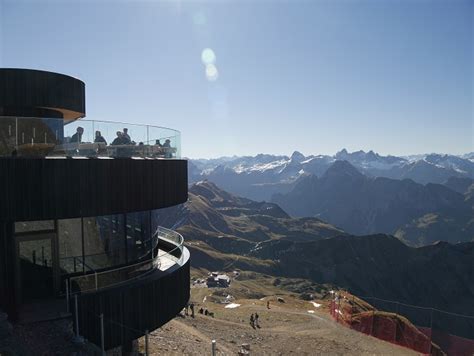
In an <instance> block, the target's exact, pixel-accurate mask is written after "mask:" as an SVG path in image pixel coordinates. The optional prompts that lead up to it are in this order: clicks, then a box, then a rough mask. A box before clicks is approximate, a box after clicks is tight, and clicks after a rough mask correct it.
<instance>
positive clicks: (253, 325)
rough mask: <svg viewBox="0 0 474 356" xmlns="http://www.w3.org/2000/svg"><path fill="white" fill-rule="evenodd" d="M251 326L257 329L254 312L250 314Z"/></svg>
mask: <svg viewBox="0 0 474 356" xmlns="http://www.w3.org/2000/svg"><path fill="white" fill-rule="evenodd" d="M250 326H251V327H252V328H254V329H255V319H254V317H253V314H252V315H250Z"/></svg>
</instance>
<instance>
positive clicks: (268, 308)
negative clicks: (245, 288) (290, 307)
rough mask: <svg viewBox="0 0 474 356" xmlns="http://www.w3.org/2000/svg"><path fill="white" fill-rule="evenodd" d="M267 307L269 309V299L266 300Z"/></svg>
mask: <svg viewBox="0 0 474 356" xmlns="http://www.w3.org/2000/svg"><path fill="white" fill-rule="evenodd" d="M267 309H270V301H269V300H267Z"/></svg>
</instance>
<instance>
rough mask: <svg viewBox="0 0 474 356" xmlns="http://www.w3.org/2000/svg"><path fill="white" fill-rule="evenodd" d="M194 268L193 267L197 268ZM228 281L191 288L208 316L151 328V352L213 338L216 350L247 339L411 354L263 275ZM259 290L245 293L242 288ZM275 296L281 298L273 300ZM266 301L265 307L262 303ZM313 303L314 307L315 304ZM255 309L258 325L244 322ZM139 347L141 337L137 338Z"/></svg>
mask: <svg viewBox="0 0 474 356" xmlns="http://www.w3.org/2000/svg"><path fill="white" fill-rule="evenodd" d="M198 274H199V272H198ZM248 277H249V276H248V275H247V276H246V277H245V278H243V279H240V278H238V279H237V280H235V281H233V282H232V284H231V287H230V288H226V289H214V288H213V289H208V288H202V287H194V288H192V290H191V291H192V297H191V301H192V302H193V303H195V305H196V310H197V309H199V308H205V309H208V310H210V311H212V312H213V313H214V317H209V316H205V315H201V314H199V313H197V314H196V316H195V318H191V317H189V316H188V317H185V316H184V313H183V316H182V317H177V318H175V319H174V320H172V321H171V322H170V323H168V324H167V325H165V326H164V327H162V328H161V329H158V330H156V331H154V332H153V333H151V335H150V349H151V353H152V354H154V355H161V354H166V355H204V354H208V353H209V352H210V350H211V340H213V339H214V340H216V345H217V354H218V355H234V354H237V352H238V351H239V350H240V348H241V346H242V344H247V345H248V346H249V348H250V354H251V355H292V354H294V355H328V354H331V355H344V354H352V355H353V354H357V355H388V354H390V355H415V354H416V353H415V352H414V351H412V350H409V349H406V348H403V347H400V346H396V345H392V344H390V343H387V342H384V341H381V340H378V339H376V338H374V337H370V336H366V335H364V334H362V333H359V332H356V331H353V330H350V329H349V328H347V327H345V326H343V325H341V324H337V323H335V322H334V321H333V320H332V319H331V317H330V315H329V314H328V309H327V300H324V301H320V300H318V301H317V302H318V303H316V302H312V301H304V300H301V299H299V298H297V297H296V296H295V295H294V294H292V293H291V292H288V291H287V290H285V289H281V288H278V287H275V286H273V285H272V284H271V281H272V278H269V277H268V276H267V277H265V276H261V275H260V276H258V275H257V276H255V275H254V276H253V278H255V279H247V278H248ZM249 290H252V291H259V293H261V295H260V297H259V298H253V299H249V298H248V297H246V295H245V291H249ZM220 292H224V293H225V294H226V295H228V294H230V295H233V296H234V295H235V296H236V297H237V299H235V300H234V304H233V306H236V307H235V308H226V307H225V306H226V305H228V304H221V303H220V301H219V300H218V299H216V298H215V297H213V296H214V295H220V294H222V293H220ZM278 298H280V299H281V300H282V301H284V302H278ZM267 301H270V309H268V308H267ZM316 306H318V307H316ZM253 313H258V314H259V316H260V317H259V325H260V328H255V329H254V328H252V327H251V326H250V324H249V316H250V314H253ZM140 347H141V350H143V349H144V340H143V339H141V340H140Z"/></svg>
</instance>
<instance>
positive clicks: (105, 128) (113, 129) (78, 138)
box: [0, 116, 181, 158]
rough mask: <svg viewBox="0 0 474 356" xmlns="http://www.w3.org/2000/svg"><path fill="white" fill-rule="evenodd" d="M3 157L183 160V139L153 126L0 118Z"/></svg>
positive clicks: (1, 152)
mask: <svg viewBox="0 0 474 356" xmlns="http://www.w3.org/2000/svg"><path fill="white" fill-rule="evenodd" d="M0 156H10V157H11V156H26V157H47V156H53V157H54V156H56V157H61V156H62V157H66V156H82V157H142V158H180V157H181V135H180V132H179V131H176V130H173V129H169V128H165V127H159V126H153V125H139V124H130V123H123V122H112V121H98V120H76V121H73V122H70V123H65V122H64V120H63V119H46V118H24V117H22V118H19V117H18V118H17V117H4V116H0Z"/></svg>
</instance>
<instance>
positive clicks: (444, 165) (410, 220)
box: [189, 149, 474, 246]
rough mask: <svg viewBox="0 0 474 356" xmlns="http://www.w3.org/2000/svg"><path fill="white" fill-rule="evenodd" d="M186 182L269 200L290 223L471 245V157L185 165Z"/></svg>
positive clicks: (298, 157) (413, 241) (296, 157)
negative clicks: (309, 221) (299, 220)
mask: <svg viewBox="0 0 474 356" xmlns="http://www.w3.org/2000/svg"><path fill="white" fill-rule="evenodd" d="M189 171H190V177H189V179H190V181H191V182H193V181H196V180H199V179H203V178H205V179H207V180H209V181H212V182H214V183H216V184H217V185H218V186H219V187H220V188H223V189H225V190H227V191H229V192H231V193H234V194H237V195H241V196H245V197H248V198H250V199H254V200H266V201H273V202H275V203H277V204H279V205H280V206H281V207H282V208H283V210H285V211H286V212H287V213H288V214H289V215H291V216H293V217H318V218H320V219H322V220H324V221H327V222H329V223H330V224H333V225H334V226H337V227H338V228H341V229H343V230H344V231H346V232H348V233H351V234H356V235H361V234H374V233H388V234H394V235H395V236H397V237H399V238H400V239H401V240H403V241H404V242H406V243H408V244H410V245H414V246H422V245H427V244H431V243H433V242H435V241H438V240H442V241H449V242H453V243H456V242H462V241H472V240H474V210H473V207H474V199H473V197H474V153H470V154H467V155H464V156H453V155H440V154H429V155H418V156H411V157H395V156H380V155H378V154H377V153H374V152H372V151H369V152H364V151H358V152H353V153H349V152H347V150H345V149H344V150H342V151H340V152H338V153H337V154H336V155H334V156H308V157H305V156H304V155H302V154H301V153H299V152H294V153H293V154H292V156H291V157H286V156H273V155H263V154H261V155H257V156H255V157H233V158H221V159H212V160H193V161H191V162H190V167H189Z"/></svg>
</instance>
